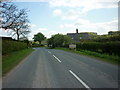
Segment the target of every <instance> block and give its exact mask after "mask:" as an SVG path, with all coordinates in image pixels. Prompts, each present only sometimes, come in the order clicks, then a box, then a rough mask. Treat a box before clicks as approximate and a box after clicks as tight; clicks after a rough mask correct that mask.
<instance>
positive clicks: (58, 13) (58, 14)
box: [53, 9, 62, 16]
mask: <svg viewBox="0 0 120 90" xmlns="http://www.w3.org/2000/svg"><path fill="white" fill-rule="evenodd" d="M53 14H54V15H55V16H60V15H62V10H61V9H56V10H54V11H53Z"/></svg>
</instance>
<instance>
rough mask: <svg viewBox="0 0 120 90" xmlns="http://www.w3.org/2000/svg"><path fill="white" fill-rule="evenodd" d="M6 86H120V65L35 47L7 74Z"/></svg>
mask: <svg viewBox="0 0 120 90" xmlns="http://www.w3.org/2000/svg"><path fill="white" fill-rule="evenodd" d="M3 88H87V89H89V90H92V88H118V67H117V66H115V65H112V64H108V63H105V62H103V61H100V60H96V59H94V58H90V57H87V56H83V55H78V54H74V53H71V52H66V51H62V50H55V49H45V48H35V51H33V52H32V53H31V54H30V55H29V56H28V57H26V58H25V59H24V60H23V61H22V62H21V63H20V64H19V65H18V66H17V67H16V68H15V69H13V70H12V71H11V72H10V73H8V74H7V75H6V76H5V77H3Z"/></svg>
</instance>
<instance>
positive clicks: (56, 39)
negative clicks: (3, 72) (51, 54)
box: [48, 34, 71, 48]
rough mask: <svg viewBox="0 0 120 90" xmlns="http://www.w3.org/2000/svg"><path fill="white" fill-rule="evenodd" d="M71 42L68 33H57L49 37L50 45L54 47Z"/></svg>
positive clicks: (64, 45) (63, 45)
mask: <svg viewBox="0 0 120 90" xmlns="http://www.w3.org/2000/svg"><path fill="white" fill-rule="evenodd" d="M70 43H71V38H70V37H69V36H67V35H62V34H56V35H53V36H52V37H51V38H49V39H48V46H52V47H53V48H54V47H66V46H68V44H70Z"/></svg>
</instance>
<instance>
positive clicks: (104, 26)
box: [60, 19, 118, 35]
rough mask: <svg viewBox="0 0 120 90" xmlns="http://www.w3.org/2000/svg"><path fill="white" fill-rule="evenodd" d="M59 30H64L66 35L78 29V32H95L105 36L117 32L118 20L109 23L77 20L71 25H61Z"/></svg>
mask: <svg viewBox="0 0 120 90" xmlns="http://www.w3.org/2000/svg"><path fill="white" fill-rule="evenodd" d="M60 28H61V29H64V30H66V31H67V32H66V33H71V32H75V29H76V28H78V29H79V32H97V33H98V34H100V35H101V34H107V33H108V32H109V31H117V30H118V20H117V19H116V20H115V19H113V20H112V21H110V22H101V23H92V22H90V21H89V20H85V19H79V20H78V21H76V22H75V23H73V24H68V23H66V24H61V25H60Z"/></svg>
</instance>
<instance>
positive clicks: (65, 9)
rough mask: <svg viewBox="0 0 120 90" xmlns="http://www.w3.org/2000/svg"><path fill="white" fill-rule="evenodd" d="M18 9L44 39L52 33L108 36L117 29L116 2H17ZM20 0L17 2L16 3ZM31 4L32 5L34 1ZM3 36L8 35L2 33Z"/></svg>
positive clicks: (89, 0) (107, 0) (72, 0)
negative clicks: (84, 33) (26, 11)
mask: <svg viewBox="0 0 120 90" xmlns="http://www.w3.org/2000/svg"><path fill="white" fill-rule="evenodd" d="M17 1H18V2H14V3H15V4H16V5H17V6H18V8H21V9H22V8H27V9H28V10H30V11H29V12H28V17H29V20H30V22H31V23H30V25H31V33H30V34H29V35H28V37H29V39H30V40H32V38H33V36H34V34H36V33H38V32H41V33H43V34H44V35H45V36H46V37H47V38H49V37H51V35H53V34H57V33H61V34H66V33H75V29H76V28H78V29H79V32H96V33H98V34H100V35H101V34H107V33H108V31H116V30H118V1H119V0H17ZM19 1H20V2H19ZM33 1H34V2H33ZM2 34H3V36H4V35H8V34H6V33H5V32H4V31H3V33H2Z"/></svg>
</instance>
